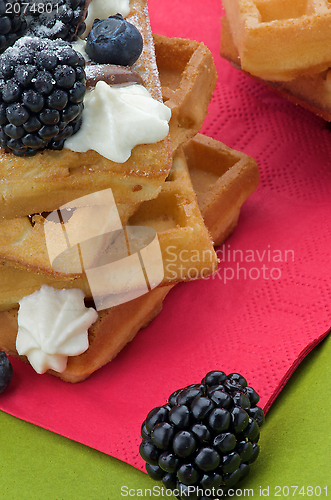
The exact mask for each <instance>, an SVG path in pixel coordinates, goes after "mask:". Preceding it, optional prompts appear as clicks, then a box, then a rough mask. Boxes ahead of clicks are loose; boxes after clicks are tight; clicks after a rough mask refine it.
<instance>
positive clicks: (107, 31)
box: [86, 14, 143, 66]
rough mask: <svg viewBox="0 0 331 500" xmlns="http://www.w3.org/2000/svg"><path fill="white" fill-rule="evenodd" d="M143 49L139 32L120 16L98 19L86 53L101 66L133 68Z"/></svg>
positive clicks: (87, 42)
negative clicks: (115, 65)
mask: <svg viewBox="0 0 331 500" xmlns="http://www.w3.org/2000/svg"><path fill="white" fill-rule="evenodd" d="M142 49H143V39H142V36H141V34H140V32H139V30H138V29H137V28H136V27H135V26H133V24H131V23H128V22H127V21H126V20H125V19H123V17H122V16H121V15H120V14H116V15H115V16H110V17H109V18H108V19H103V20H102V21H100V19H96V20H95V21H94V23H93V26H92V29H91V31H90V33H89V34H88V36H87V38H86V53H87V54H88V55H89V57H90V58H91V59H92V60H93V61H95V62H97V63H100V64H118V65H120V66H132V64H134V63H135V62H136V61H137V59H138V58H139V56H140V54H141V52H142Z"/></svg>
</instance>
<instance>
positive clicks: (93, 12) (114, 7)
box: [83, 0, 130, 37]
mask: <svg viewBox="0 0 331 500" xmlns="http://www.w3.org/2000/svg"><path fill="white" fill-rule="evenodd" d="M129 13H130V2H129V0H93V2H90V4H89V6H88V10H87V16H86V19H85V24H86V30H85V32H84V34H83V37H84V36H85V35H86V34H87V33H88V32H89V31H90V29H91V28H92V24H93V21H94V20H95V19H107V17H109V16H114V15H115V14H122V16H123V17H126V16H127V15H128V14H129Z"/></svg>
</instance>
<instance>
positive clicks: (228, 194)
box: [0, 135, 259, 382]
mask: <svg viewBox="0 0 331 500" xmlns="http://www.w3.org/2000/svg"><path fill="white" fill-rule="evenodd" d="M182 153H183V156H182V158H183V160H184V159H185V162H186V163H187V165H188V169H189V172H190V176H191V179H192V183H193V185H194V186H196V187H197V186H198V189H197V197H198V202H199V205H200V208H201V210H202V214H203V216H204V217H205V223H206V225H207V227H208V228H209V230H210V233H211V237H212V238H213V240H214V241H215V242H217V244H221V243H223V242H224V240H225V239H226V238H227V237H228V236H229V235H230V234H231V233H232V232H233V230H234V229H235V227H236V224H237V220H238V216H239V213H240V209H241V206H242V204H243V202H244V201H245V200H246V199H247V197H248V196H249V195H250V194H251V193H252V192H253V191H254V190H255V188H256V186H257V184H258V178H259V172H258V168H257V165H256V163H255V161H254V160H252V158H250V157H249V156H247V155H245V154H243V153H239V152H238V151H234V150H232V149H230V148H228V147H227V146H225V145H224V144H222V143H220V142H218V141H215V140H213V139H210V138H207V137H204V136H202V135H197V136H196V137H195V138H193V139H191V140H190V141H189V142H187V143H185V145H183V147H182ZM170 182H176V180H173V181H170ZM219 210H222V212H219ZM137 216H138V214H137V215H136V216H135V217H137ZM173 286H174V285H167V286H159V287H157V288H155V289H154V290H152V291H150V292H149V293H147V294H146V295H142V296H140V297H138V298H136V299H134V300H132V301H130V302H127V303H125V304H121V305H118V306H116V307H113V308H111V309H107V310H104V311H101V312H100V313H99V318H98V320H97V321H96V323H94V324H93V325H92V326H91V327H90V329H89V342H90V346H89V348H88V350H87V351H85V352H84V353H83V354H81V355H80V356H73V357H70V358H69V360H68V365H67V368H66V370H65V371H64V372H63V373H61V374H59V373H56V372H52V371H50V373H52V374H53V375H56V376H59V377H60V378H62V379H63V380H65V381H67V382H79V381H82V380H84V379H86V378H87V377H89V376H90V375H91V374H92V373H93V372H94V371H96V370H97V369H98V368H100V367H101V366H103V365H105V364H106V363H108V362H109V361H111V360H112V359H113V358H114V357H115V356H116V355H117V354H118V352H119V351H120V350H121V349H122V348H123V347H124V346H125V345H126V344H127V343H128V342H129V341H131V340H132V339H133V338H134V336H135V335H136V334H137V332H138V331H139V330H140V329H141V328H142V327H144V326H146V325H147V324H148V323H149V322H150V321H151V320H152V319H153V318H154V317H155V316H156V315H157V314H158V313H159V311H160V310H161V308H162V302H163V299H164V298H165V297H166V295H167V293H168V292H169V291H170V290H171V288H172V287H173ZM0 321H1V333H0V347H1V349H3V350H5V351H6V352H8V353H9V354H11V355H13V356H15V357H18V355H17V352H16V348H15V341H16V333H17V309H12V310H10V311H3V312H1V313H0ZM21 359H22V360H25V361H26V359H25V358H24V357H21Z"/></svg>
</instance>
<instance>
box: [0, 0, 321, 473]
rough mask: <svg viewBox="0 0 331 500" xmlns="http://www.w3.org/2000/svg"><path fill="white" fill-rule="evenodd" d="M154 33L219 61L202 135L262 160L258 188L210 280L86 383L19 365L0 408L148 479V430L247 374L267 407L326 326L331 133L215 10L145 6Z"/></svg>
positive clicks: (188, 287) (168, 303) (173, 300)
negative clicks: (239, 45)
mask: <svg viewBox="0 0 331 500" xmlns="http://www.w3.org/2000/svg"><path fill="white" fill-rule="evenodd" d="M150 15H151V23H152V28H153V30H154V31H155V32H157V33H160V34H164V35H167V36H180V37H187V38H194V39H197V40H199V41H204V43H205V44H206V45H207V46H208V47H209V48H210V49H211V50H212V52H213V54H214V57H215V62H216V65H217V70H218V75H219V78H218V84H217V88H216V91H215V94H214V98H213V101H212V104H211V106H210V112H209V115H208V116H207V118H206V121H205V125H204V127H203V132H204V133H206V134H207V135H210V136H212V137H214V138H215V139H218V140H221V141H222V142H224V143H225V144H227V145H228V146H230V147H232V148H235V149H239V150H241V151H243V152H245V153H247V154H249V155H251V156H253V157H254V158H255V159H256V161H257V162H258V164H259V166H260V171H261V182H260V186H259V188H258V189H257V190H256V192H255V193H254V194H253V195H252V196H251V197H250V198H249V200H248V201H247V202H246V203H245V204H244V207H243V209H242V212H241V217H240V219H239V224H238V227H237V229H236V231H235V233H234V235H233V236H232V237H231V238H230V239H229V240H228V241H227V242H226V244H225V245H224V246H223V247H222V248H220V249H218V253H219V257H220V259H221V262H220V267H219V270H218V272H217V273H216V275H215V276H214V277H213V278H210V279H206V280H201V281H196V282H192V283H188V284H180V285H178V286H176V287H175V288H174V289H173V290H172V292H171V293H170V294H169V296H168V297H167V298H166V300H165V302H164V307H163V311H162V313H161V314H160V315H159V316H158V317H157V318H156V319H155V320H154V321H153V323H152V324H150V325H149V326H148V327H147V328H146V329H144V330H142V331H141V332H140V333H139V334H138V335H137V336H136V338H135V339H134V340H133V341H132V342H131V343H130V344H129V345H128V346H127V347H126V348H125V349H124V350H123V351H122V352H121V353H120V354H119V355H118V356H117V358H116V359H115V360H114V361H112V362H111V363H110V364H109V365H108V366H106V367H104V368H103V369H101V370H99V371H98V372H97V373H95V374H94V375H93V376H92V377H91V378H90V379H88V380H87V381H85V382H83V383H80V384H76V385H71V384H67V383H65V382H62V381H61V380H59V379H57V378H55V377H52V376H50V375H47V374H46V375H42V376H40V375H37V374H36V373H35V372H34V371H33V370H32V369H31V368H30V367H29V366H27V365H24V364H23V363H21V362H19V361H17V360H13V365H14V371H15V376H14V379H13V382H12V385H11V387H10V388H9V389H8V390H7V391H6V392H5V393H3V395H2V396H1V399H0V407H1V409H3V410H4V411H6V412H8V413H11V414H13V415H15V416H17V417H19V418H22V419H25V420H27V421H29V422H32V423H34V424H36V425H39V426H42V427H45V428H47V429H49V430H51V431H54V432H56V433H59V434H62V435H64V436H66V437H68V438H70V439H73V440H76V441H79V442H81V443H84V444H86V445H88V446H91V447H93V448H96V449H98V450H100V451H103V452H105V453H108V454H110V455H112V456H114V457H117V458H119V459H121V460H124V461H126V462H128V463H130V464H132V465H134V466H135V467H138V468H141V469H143V462H142V460H141V459H140V457H139V456H138V446H139V443H140V426H141V423H142V421H143V420H144V418H145V416H146V414H147V413H148V411H149V410H150V409H152V408H153V407H154V406H158V405H161V404H163V403H164V402H165V401H166V398H167V397H168V396H169V395H170V393H171V392H172V391H174V390H175V389H178V388H180V387H182V386H185V385H188V384H191V383H195V382H199V381H200V380H201V378H202V377H203V376H204V375H205V373H206V372H208V371H209V370H212V369H222V370H224V371H225V372H227V373H230V372H233V371H239V372H241V373H242V374H243V375H245V376H246V378H247V380H248V383H249V384H250V385H252V386H254V387H255V389H256V390H257V391H258V392H259V393H260V395H261V401H260V405H261V406H263V407H264V408H265V410H268V408H269V407H270V405H271V403H272V402H273V400H274V399H275V397H276V396H277V394H278V393H279V391H280V390H281V389H282V387H283V386H284V384H285V383H286V381H287V380H288V378H289V376H290V375H291V373H292V372H293V370H294V369H295V367H296V366H297V365H298V363H299V362H300V361H301V360H302V359H303V357H304V356H305V355H306V354H307V353H308V352H309V351H310V350H311V349H312V348H313V347H314V345H316V344H317V343H318V342H319V341H320V340H322V338H323V337H324V336H325V335H326V333H325V332H326V331H327V330H328V329H329V327H330V324H331V321H330V317H331V311H330V309H331V307H330V303H331V300H330V298H331V297H330V296H331V286H330V282H331V271H330V248H331V217H330V213H331V200H330V192H331V164H330V150H331V146H330V145H331V135H330V131H329V129H328V127H327V126H326V124H325V123H324V122H323V121H322V120H320V119H318V118H316V117H315V116H314V115H312V114H310V113H309V112H307V111H305V110H303V109H301V108H299V107H295V106H294V105H292V104H291V103H288V102H287V101H285V100H283V99H281V98H280V97H278V96H276V95H275V94H273V93H271V92H270V91H269V90H266V89H265V88H264V87H263V86H262V85H261V84H259V83H257V82H256V81H253V80H251V79H250V78H249V77H246V76H243V75H242V74H240V73H239V72H238V71H236V70H235V69H233V68H232V67H231V66H230V65H229V64H228V63H227V62H225V61H223V60H221V58H220V57H219V37H220V19H219V18H220V15H221V5H220V3H219V2H216V1H215V0H206V1H205V2H204V3H203V7H202V4H201V2H198V1H197V0H181V2H173V1H171V0H163V1H162V2H159V1H158V0H150Z"/></svg>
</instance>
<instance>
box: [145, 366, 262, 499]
mask: <svg viewBox="0 0 331 500" xmlns="http://www.w3.org/2000/svg"><path fill="white" fill-rule="evenodd" d="M258 402H259V396H258V394H257V392H256V391H255V390H254V389H253V388H252V387H249V386H248V385H247V381H246V379H245V378H244V377H243V376H242V375H240V374H238V373H231V374H230V375H228V376H227V375H225V373H223V372H221V371H213V372H209V373H208V374H207V375H206V376H205V377H204V378H203V379H202V381H201V383H200V384H193V385H190V386H188V387H185V388H183V389H180V390H177V391H175V392H173V393H172V394H171V396H170V397H169V399H168V402H167V404H165V405H163V406H160V407H157V408H154V409H153V410H151V411H150V412H149V414H148V415H147V417H146V420H145V421H144V423H143V425H142V431H141V435H142V442H141V445H140V448H139V451H140V455H141V456H142V458H143V459H144V460H145V462H146V470H147V472H148V474H149V475H150V476H151V477H152V478H153V479H155V480H161V481H162V483H163V485H164V486H165V487H166V488H169V489H172V490H174V493H175V494H176V496H177V498H192V499H193V498H194V499H200V498H201V499H204V498H205V496H206V495H207V494H208V495H209V496H208V498H210V499H212V498H217V497H218V496H221V495H223V494H226V492H227V491H228V490H229V488H233V487H234V486H235V485H236V484H237V483H238V481H240V480H242V479H243V478H244V477H246V476H247V474H248V473H249V469H250V464H251V463H253V462H254V461H255V460H256V459H257V457H258V454H259V445H258V444H257V443H258V440H259V436H260V427H261V425H262V424H263V423H264V413H263V410H262V409H261V408H259V407H258V406H257V403H258ZM212 488H214V491H215V495H216V496H215V497H213V496H210V490H211V489H212ZM207 490H208V491H207ZM205 493H206V495H205Z"/></svg>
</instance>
